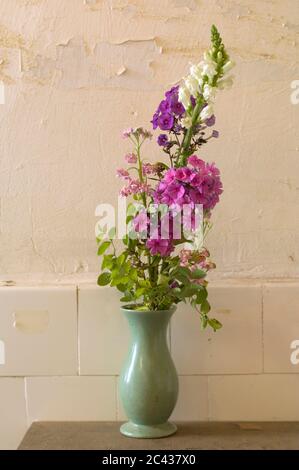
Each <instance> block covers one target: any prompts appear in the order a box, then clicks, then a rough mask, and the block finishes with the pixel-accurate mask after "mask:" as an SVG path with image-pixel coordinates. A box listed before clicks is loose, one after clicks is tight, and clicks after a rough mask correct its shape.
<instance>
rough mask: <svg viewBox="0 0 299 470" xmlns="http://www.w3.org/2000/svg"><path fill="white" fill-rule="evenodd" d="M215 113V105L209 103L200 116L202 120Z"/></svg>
mask: <svg viewBox="0 0 299 470" xmlns="http://www.w3.org/2000/svg"><path fill="white" fill-rule="evenodd" d="M213 114H214V110H213V106H212V105H211V104H209V105H208V106H206V107H205V108H203V110H202V112H201V113H200V116H199V117H200V119H201V121H205V120H206V119H209V118H210V117H211V116H213Z"/></svg>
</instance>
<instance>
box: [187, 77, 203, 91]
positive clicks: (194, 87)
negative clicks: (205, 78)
mask: <svg viewBox="0 0 299 470" xmlns="http://www.w3.org/2000/svg"><path fill="white" fill-rule="evenodd" d="M185 86H186V88H187V89H188V90H189V92H190V94H191V95H193V96H196V95H197V93H198V92H199V91H200V89H199V84H198V81H197V80H196V78H194V77H193V76H192V75H189V76H188V77H187V78H186V79H185Z"/></svg>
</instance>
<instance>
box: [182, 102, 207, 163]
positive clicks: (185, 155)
mask: <svg viewBox="0 0 299 470" xmlns="http://www.w3.org/2000/svg"><path fill="white" fill-rule="evenodd" d="M202 105H203V100H202V98H201V97H199V98H198V101H197V103H196V106H195V108H194V110H193V113H192V124H191V126H190V127H189V129H188V131H187V133H186V135H185V137H184V140H183V145H182V147H183V151H182V153H181V158H180V166H186V165H187V158H188V157H189V155H190V150H189V147H190V143H191V139H192V136H193V133H194V127H195V125H196V124H197V121H198V116H199V113H200V111H201V108H202Z"/></svg>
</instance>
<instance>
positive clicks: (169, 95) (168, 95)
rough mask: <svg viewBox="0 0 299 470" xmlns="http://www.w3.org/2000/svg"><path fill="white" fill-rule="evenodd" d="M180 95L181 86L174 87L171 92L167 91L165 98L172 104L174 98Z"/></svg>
mask: <svg viewBox="0 0 299 470" xmlns="http://www.w3.org/2000/svg"><path fill="white" fill-rule="evenodd" d="M178 94H179V85H177V86H173V87H172V88H171V89H170V90H168V91H166V93H165V98H166V99H167V100H168V101H169V102H171V100H172V99H173V98H176V97H178Z"/></svg>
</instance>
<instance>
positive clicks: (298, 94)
mask: <svg viewBox="0 0 299 470" xmlns="http://www.w3.org/2000/svg"><path fill="white" fill-rule="evenodd" d="M291 88H292V90H294V91H293V92H292V93H291V103H292V104H299V80H293V81H292V82H291Z"/></svg>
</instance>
